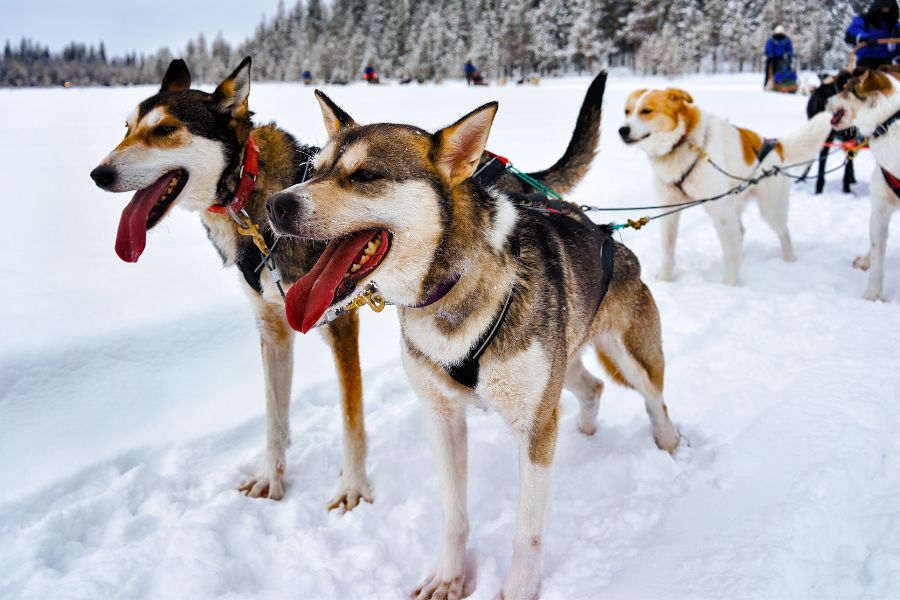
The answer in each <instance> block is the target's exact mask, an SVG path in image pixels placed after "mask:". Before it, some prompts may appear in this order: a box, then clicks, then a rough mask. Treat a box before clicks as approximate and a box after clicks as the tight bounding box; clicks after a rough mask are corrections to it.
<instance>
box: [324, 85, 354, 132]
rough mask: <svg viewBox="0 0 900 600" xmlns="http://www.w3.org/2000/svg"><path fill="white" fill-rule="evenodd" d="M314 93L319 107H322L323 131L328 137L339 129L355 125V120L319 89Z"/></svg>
mask: <svg viewBox="0 0 900 600" xmlns="http://www.w3.org/2000/svg"><path fill="white" fill-rule="evenodd" d="M315 93H316V100H318V101H319V108H321V109H322V119H323V120H324V121H325V131H326V132H328V137H329V138H333V137H334V136H335V134H336V133H337V132H338V131H340V130H341V129H345V128H347V127H353V126H355V125H356V121H354V120H353V118H351V117H350V115H348V114H347V113H346V112H344V110H343V109H342V108H341V107H340V106H338V105H337V104H335V103H334V102H333V101H332V100H331V98H329V97H328V96H326V95H325V94H324V93H322V91H321V90H316V92H315Z"/></svg>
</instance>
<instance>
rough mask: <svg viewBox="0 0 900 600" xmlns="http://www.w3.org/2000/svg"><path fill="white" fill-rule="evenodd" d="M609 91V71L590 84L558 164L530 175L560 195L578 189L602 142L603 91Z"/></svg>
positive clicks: (602, 73)
mask: <svg viewBox="0 0 900 600" xmlns="http://www.w3.org/2000/svg"><path fill="white" fill-rule="evenodd" d="M604 91H606V71H601V72H600V74H599V75H597V76H596V77H595V78H594V81H592V82H591V86H590V87H589V88H588V91H587V94H585V96H584V102H582V104H581V111H580V112H579V113H578V120H577V121H576V122H575V131H573V132H572V139H571V140H570V141H569V146H568V147H567V148H566V151H565V153H564V154H563V155H562V158H560V159H559V160H558V161H556V163H555V164H554V165H553V166H552V167H550V168H549V169H546V170H544V171H538V172H536V173H529V175H531V176H532V177H534V178H535V179H537V180H539V181H541V182H543V183H544V184H546V185H548V186H550V187H551V188H553V189H554V190H556V191H557V192H559V193H560V194H566V193H568V192H569V191H571V190H572V188H574V187H575V184H577V183H578V182H579V181H581V178H582V177H584V175H585V173H587V170H588V168H589V167H590V166H591V161H593V160H594V155H595V154H596V153H597V145H598V144H599V143H600V116H601V112H602V108H603V92H604Z"/></svg>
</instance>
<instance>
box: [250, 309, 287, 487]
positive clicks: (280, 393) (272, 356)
mask: <svg viewBox="0 0 900 600" xmlns="http://www.w3.org/2000/svg"><path fill="white" fill-rule="evenodd" d="M254 304H255V308H256V319H257V325H258V327H259V332H260V342H261V343H260V345H261V347H262V359H263V370H264V371H265V378H266V462H265V465H264V466H263V470H262V472H260V473H258V474H257V475H256V476H254V477H251V478H250V479H248V480H247V481H245V482H244V483H243V484H241V486H240V487H239V488H238V489H240V490H241V491H242V492H244V493H245V494H246V495H247V496H250V497H251V498H260V497H262V498H269V499H271V500H281V498H283V497H284V482H283V480H284V470H285V451H286V450H287V447H288V444H289V443H290V424H289V409H290V402H291V378H292V377H293V368H294V363H293V356H294V332H293V331H292V330H291V328H290V327H289V326H288V323H287V321H286V320H285V317H284V309H283V308H281V307H280V306H278V305H275V304H270V303H268V302H266V301H264V300H262V299H261V298H259V299H257V300H256V301H255V303H254Z"/></svg>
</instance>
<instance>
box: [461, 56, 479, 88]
mask: <svg viewBox="0 0 900 600" xmlns="http://www.w3.org/2000/svg"><path fill="white" fill-rule="evenodd" d="M463 72H464V73H465V74H466V84H467V85H472V84H473V83H474V79H475V73H477V72H478V67H476V66H475V65H474V64H472V61H471V60H467V61H466V64H464V65H463Z"/></svg>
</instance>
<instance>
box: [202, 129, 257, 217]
mask: <svg viewBox="0 0 900 600" xmlns="http://www.w3.org/2000/svg"><path fill="white" fill-rule="evenodd" d="M257 173H259V146H257V145H256V140H254V139H253V136H252V135H251V136H250V137H249V138H247V147H246V148H245V149H244V163H243V164H242V165H241V171H240V175H239V176H240V179H241V180H240V181H239V182H238V185H237V188H236V189H235V190H234V198H232V199H231V202H229V203H227V204H213V205H212V206H210V207H209V208H207V209H206V210H208V211H209V212H211V213H216V214H217V215H224V214H227V211H228V209H231V212H232V213H240V212H241V211H242V210H244V207H245V206H247V201H248V200H249V199H250V194H252V193H253V188H254V187H255V186H256V175H257Z"/></svg>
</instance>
